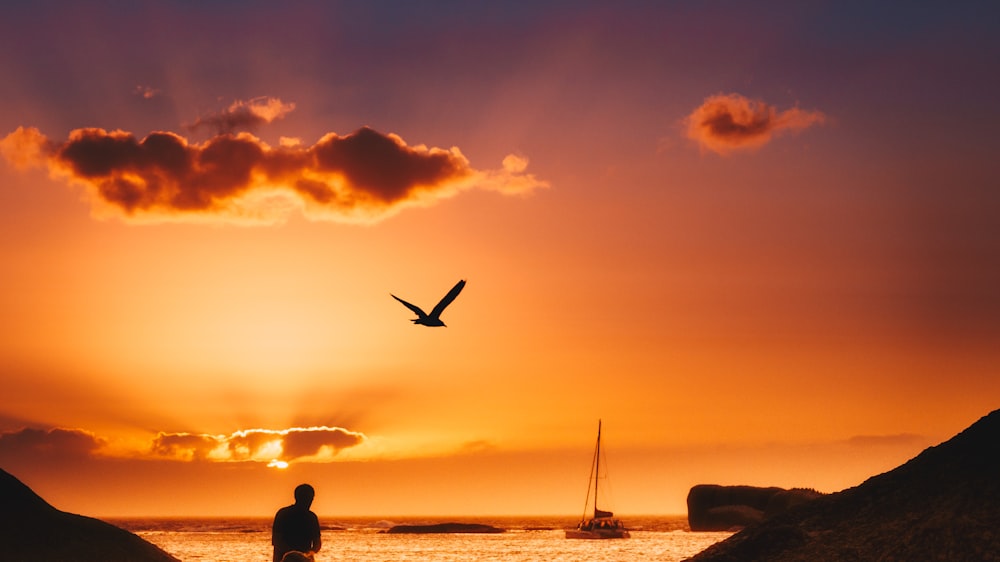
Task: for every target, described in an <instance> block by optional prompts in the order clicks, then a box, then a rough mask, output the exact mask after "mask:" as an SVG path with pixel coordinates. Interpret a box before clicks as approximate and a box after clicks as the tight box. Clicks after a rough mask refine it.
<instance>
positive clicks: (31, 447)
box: [0, 428, 105, 459]
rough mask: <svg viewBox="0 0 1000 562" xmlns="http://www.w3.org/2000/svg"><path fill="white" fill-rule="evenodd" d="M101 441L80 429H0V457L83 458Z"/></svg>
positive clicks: (100, 443) (102, 443) (90, 453)
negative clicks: (1, 430)
mask: <svg viewBox="0 0 1000 562" xmlns="http://www.w3.org/2000/svg"><path fill="white" fill-rule="evenodd" d="M104 445H105V441H104V440H103V439H100V438H99V437H97V436H95V435H94V434H93V433H90V432H89V431H84V430H82V429H62V428H54V429H31V428H25V429H20V430H17V431H10V432H3V433H0V459H3V458H5V457H10V458H14V457H29V456H47V457H57V458H83V457H89V456H92V455H93V454H94V453H95V452H96V451H97V450H98V449H100V448H101V447H102V446H104Z"/></svg>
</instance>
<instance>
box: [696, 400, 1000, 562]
mask: <svg viewBox="0 0 1000 562" xmlns="http://www.w3.org/2000/svg"><path fill="white" fill-rule="evenodd" d="M998 475H1000V410H996V411H994V412H992V413H990V414H989V415H987V416H985V417H983V418H982V419H980V420H979V421H978V422H976V423H975V424H973V425H972V426H970V427H969V428H968V429H966V430H965V431H963V432H962V433H960V434H958V435H957V436H955V437H953V438H952V439H950V440H948V441H946V442H944V443H942V444H940V445H938V446H936V447H931V448H929V449H927V450H925V451H924V452H922V453H920V454H919V455H918V456H916V457H915V458H913V459H911V460H910V461H909V462H907V463H906V464H904V465H902V466H900V467H898V468H896V469H894V470H891V471H889V472H886V473H884V474H880V475H878V476H874V477H872V478H869V479H868V480H866V481H865V482H864V483H863V484H861V485H859V486H856V487H854V488H849V489H847V490H844V491H842V492H837V493H836V494H830V495H827V496H823V497H821V498H817V499H815V500H813V501H811V502H808V503H806V504H804V505H800V506H798V507H796V508H792V509H790V510H788V511H787V512H785V513H782V514H778V515H776V516H774V517H772V518H770V519H767V520H766V521H763V522H761V523H759V524H755V525H751V526H749V527H747V528H746V529H744V530H743V531H741V532H739V533H737V534H735V535H733V536H732V537H730V538H728V539H726V540H725V541H722V542H720V543H718V544H715V545H713V546H711V547H710V548H708V549H706V550H705V551H704V552H702V553H700V554H698V555H697V556H695V557H693V558H691V559H690V560H691V562H731V561H732V562H735V561H738V560H769V561H773V562H799V561H806V560H810V561H812V560H883V561H894V560H898V561H904V560H997V557H998V553H1000V476H998Z"/></svg>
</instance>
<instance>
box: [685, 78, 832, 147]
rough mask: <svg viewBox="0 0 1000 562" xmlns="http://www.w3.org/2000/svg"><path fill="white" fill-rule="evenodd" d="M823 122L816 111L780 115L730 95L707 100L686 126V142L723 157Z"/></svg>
mask: <svg viewBox="0 0 1000 562" xmlns="http://www.w3.org/2000/svg"><path fill="white" fill-rule="evenodd" d="M826 120H827V117H826V116H825V115H824V114H823V113H821V112H819V111H805V110H802V109H799V108H797V107H793V108H792V109H787V110H785V111H781V112H779V111H778V110H777V109H776V108H775V107H774V106H772V105H769V104H767V103H765V102H763V101H761V100H752V99H749V98H747V97H744V96H742V95H740V94H736V93H732V94H717V95H714V96H710V97H708V98H706V99H705V101H704V103H702V104H701V105H700V106H699V107H698V108H697V109H695V110H694V111H693V112H692V113H691V115H689V116H688V117H687V118H686V119H685V122H686V124H687V136H688V138H689V139H691V140H693V141H695V142H697V143H698V144H699V146H701V148H702V149H703V150H711V151H712V152H715V153H717V154H721V155H723V156H725V155H727V154H729V153H730V152H733V151H736V150H753V149H756V148H760V147H761V146H763V145H765V144H767V143H768V142H770V141H771V139H772V138H773V137H774V136H775V135H778V134H781V133H785V132H796V131H800V130H802V129H806V128H809V127H811V126H813V125H822V124H823V123H825V122H826Z"/></svg>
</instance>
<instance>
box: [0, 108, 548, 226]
mask: <svg viewBox="0 0 1000 562" xmlns="http://www.w3.org/2000/svg"><path fill="white" fill-rule="evenodd" d="M261 107H266V105H265V106H261ZM261 111H262V112H264V113H266V111H265V110H261ZM267 111H270V113H268V115H270V116H271V117H272V118H273V117H274V116H277V115H279V114H280V113H281V109H280V108H277V109H275V108H272V109H270V110H267ZM262 114H263V113H262ZM255 115H256V114H255ZM258 118H260V119H264V118H263V117H259V116H258ZM0 152H2V154H3V156H4V157H5V158H6V159H7V161H8V162H10V163H11V164H12V165H13V166H15V167H16V168H19V169H24V168H28V167H32V166H35V167H45V168H47V169H48V170H49V172H50V174H51V175H52V176H53V177H56V178H59V179H63V180H65V181H67V182H68V183H71V184H75V185H82V186H83V187H84V188H85V189H86V192H87V195H88V196H89V200H90V202H91V205H92V208H93V210H94V213H95V215H97V216H100V217H108V216H111V217H119V218H122V219H124V220H126V221H128V222H133V223H158V222H222V223H234V224H248V225H249V224H258V225H259V224H276V223H280V222H283V221H285V220H287V218H288V216H289V215H291V214H292V213H293V212H296V211H299V212H301V213H302V214H303V215H304V216H305V217H306V218H308V219H311V220H325V221H336V222H348V223H372V222H377V221H379V220H382V219H385V218H387V217H389V216H392V215H394V214H395V213H397V212H399V211H400V210H402V209H404V208H407V207H411V206H426V205H431V204H433V203H435V202H437V201H439V200H442V199H445V198H448V197H452V196H454V195H456V194H457V193H459V192H461V191H463V190H467V189H487V190H492V191H498V192H500V193H502V194H505V195H513V194H523V193H529V192H531V191H533V190H535V189H538V188H543V187H547V186H548V184H547V183H546V182H544V181H541V180H538V179H537V178H535V177H534V176H533V175H532V174H529V173H527V172H526V171H525V168H526V166H527V162H528V161H527V159H526V158H523V157H521V156H514V155H511V156H508V157H506V158H505V159H504V162H503V168H502V169H500V170H476V169H474V168H472V167H471V166H470V165H469V162H468V160H466V158H465V156H463V155H462V153H461V151H460V150H459V149H458V148H457V147H452V148H450V149H447V150H446V149H441V148H427V147H426V146H423V145H416V146H408V145H407V144H406V142H404V141H403V139H402V138H401V137H399V136H398V135H394V134H391V133H390V134H382V133H379V132H377V131H375V130H373V129H370V128H368V127H363V128H361V129H358V130H357V131H355V132H353V133H351V134H349V135H345V136H341V135H338V134H336V133H328V134H326V135H325V136H323V137H322V138H321V139H320V140H319V141H317V142H316V143H315V144H313V145H312V146H304V145H302V144H301V143H300V142H291V141H289V140H285V141H283V142H282V144H281V146H279V147H277V148H272V147H270V146H268V145H267V144H265V143H264V142H263V141H261V140H260V139H258V138H257V137H255V136H253V135H251V134H249V133H237V134H220V135H216V136H214V137H212V138H210V139H209V140H207V141H205V142H204V143H201V144H197V143H191V142H189V141H188V140H187V139H186V138H184V137H182V136H181V135H178V134H176V133H171V132H153V133H150V134H149V135H147V136H146V137H145V138H143V139H141V140H140V139H137V138H136V137H135V136H134V135H132V134H131V133H128V132H126V131H121V130H116V131H107V130H104V129H97V128H93V129H77V130H75V131H72V132H71V133H70V136H69V139H67V140H66V141H64V142H55V141H51V140H49V139H48V138H46V137H45V135H43V134H42V133H41V132H40V131H38V129H35V128H25V127H19V128H18V129H17V130H15V131H14V132H12V133H10V134H8V135H7V136H6V137H4V138H3V139H0Z"/></svg>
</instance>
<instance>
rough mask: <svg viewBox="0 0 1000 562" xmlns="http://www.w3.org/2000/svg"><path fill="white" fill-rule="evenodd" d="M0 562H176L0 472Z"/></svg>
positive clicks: (149, 545) (120, 531)
mask: <svg viewBox="0 0 1000 562" xmlns="http://www.w3.org/2000/svg"><path fill="white" fill-rule="evenodd" d="M0 560H73V561H74V562H179V561H178V560H177V559H176V558H174V557H173V556H170V555H169V554H167V553H166V552H164V551H163V550H161V549H160V548H159V547H157V546H155V545H153V544H152V543H149V542H147V541H145V540H143V539H142V538H140V537H139V536H137V535H135V534H133V533H130V532H128V531H126V530H124V529H120V528H118V527H115V526H114V525H111V524H109V523H105V522H103V521H99V520H97V519H93V518H91V517H84V516H82V515H75V514H73V513H66V512H65V511H59V510H58V509H56V508H54V507H52V506H51V505H49V503H48V502H46V501H45V500H43V499H42V498H41V497H39V496H38V495H37V494H36V493H35V492H33V491H32V490H31V488H29V487H27V486H26V485H24V484H23V483H22V482H21V481H20V480H18V479H17V478H15V477H14V476H13V475H11V474H10V473H9V472H7V471H5V470H3V469H0Z"/></svg>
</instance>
